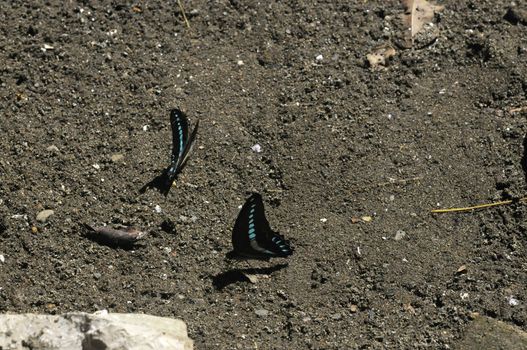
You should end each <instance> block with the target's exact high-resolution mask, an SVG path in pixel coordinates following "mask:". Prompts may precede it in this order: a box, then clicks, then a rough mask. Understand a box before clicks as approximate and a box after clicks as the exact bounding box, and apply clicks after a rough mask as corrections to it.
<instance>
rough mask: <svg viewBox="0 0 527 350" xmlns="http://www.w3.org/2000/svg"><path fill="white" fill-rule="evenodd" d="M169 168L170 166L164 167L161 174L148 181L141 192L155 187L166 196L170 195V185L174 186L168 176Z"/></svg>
mask: <svg viewBox="0 0 527 350" xmlns="http://www.w3.org/2000/svg"><path fill="white" fill-rule="evenodd" d="M168 169H169V168H166V169H164V170H163V172H162V173H161V174H159V175H157V176H156V177H154V178H153V179H152V180H150V181H149V182H148V183H146V184H145V185H144V186H143V187H141V189H140V190H139V193H141V194H143V193H145V192H146V191H147V190H149V189H155V190H157V191H158V192H159V193H161V194H162V195H164V196H165V197H166V196H168V192H169V191H170V187H172V183H171V182H170V180H169V178H168Z"/></svg>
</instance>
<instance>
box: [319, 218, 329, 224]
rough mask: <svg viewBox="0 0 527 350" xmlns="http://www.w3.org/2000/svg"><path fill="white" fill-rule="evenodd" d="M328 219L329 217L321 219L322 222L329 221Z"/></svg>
mask: <svg viewBox="0 0 527 350" xmlns="http://www.w3.org/2000/svg"><path fill="white" fill-rule="evenodd" d="M327 221H328V219H326V218H322V219H320V222H322V223H324V222H327Z"/></svg>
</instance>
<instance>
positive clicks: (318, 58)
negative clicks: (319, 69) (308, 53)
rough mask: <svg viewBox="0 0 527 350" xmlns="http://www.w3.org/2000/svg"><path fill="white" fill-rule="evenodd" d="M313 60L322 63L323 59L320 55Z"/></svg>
mask: <svg viewBox="0 0 527 350" xmlns="http://www.w3.org/2000/svg"><path fill="white" fill-rule="evenodd" d="M315 59H316V60H317V61H322V60H323V59H324V56H322V55H318V56H317V57H315Z"/></svg>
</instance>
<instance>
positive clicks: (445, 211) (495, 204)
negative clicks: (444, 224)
mask: <svg viewBox="0 0 527 350" xmlns="http://www.w3.org/2000/svg"><path fill="white" fill-rule="evenodd" d="M525 201H527V197H523V198H520V199H519V200H518V202H525ZM512 202H514V200H512V199H509V200H506V201H500V202H494V203H486V204H478V205H474V206H472V207H464V208H448V209H434V210H431V211H430V212H431V213H434V214H437V213H453V212H461V211H470V210H476V209H483V208H490V207H497V206H499V205H507V204H511V203H512Z"/></svg>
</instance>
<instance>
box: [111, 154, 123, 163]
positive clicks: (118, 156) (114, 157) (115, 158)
mask: <svg viewBox="0 0 527 350" xmlns="http://www.w3.org/2000/svg"><path fill="white" fill-rule="evenodd" d="M123 158H124V156H123V155H122V154H120V153H116V154H112V157H111V159H112V162H114V163H117V162H119V161H121V160H123Z"/></svg>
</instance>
